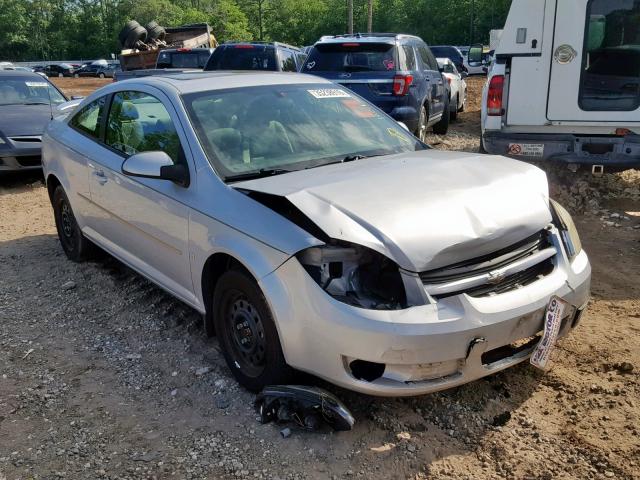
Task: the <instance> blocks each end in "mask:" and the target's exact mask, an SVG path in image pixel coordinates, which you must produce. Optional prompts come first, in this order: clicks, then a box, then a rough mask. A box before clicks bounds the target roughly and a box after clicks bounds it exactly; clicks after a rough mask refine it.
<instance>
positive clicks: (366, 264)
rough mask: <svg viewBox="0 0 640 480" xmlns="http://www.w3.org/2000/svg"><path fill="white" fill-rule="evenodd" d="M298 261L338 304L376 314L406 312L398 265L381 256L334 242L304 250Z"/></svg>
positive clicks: (360, 247)
mask: <svg viewBox="0 0 640 480" xmlns="http://www.w3.org/2000/svg"><path fill="white" fill-rule="evenodd" d="M297 257H298V260H299V261H300V263H301V264H302V266H303V267H304V268H305V270H306V271H307V272H308V273H309V275H310V276H311V278H313V279H314V281H315V282H316V283H317V284H318V285H320V287H322V289H323V290H324V291H326V292H327V293H328V294H329V295H331V296H332V297H334V298H335V299H336V300H339V301H341V302H344V303H348V304H349V305H353V306H357V307H361V308H368V309H375V310H398V309H402V308H406V293H405V288H404V284H403V282H402V277H401V276H400V270H399V269H398V265H396V263H395V262H393V261H392V260H390V259H388V258H387V257H385V256H384V255H382V254H380V253H378V252H375V251H373V250H371V249H368V248H366V247H363V246H360V245H354V244H349V243H343V242H333V243H331V244H329V245H325V246H323V247H312V248H309V249H307V250H303V251H302V252H300V253H299V254H298V256H297Z"/></svg>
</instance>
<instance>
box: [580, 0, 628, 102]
mask: <svg viewBox="0 0 640 480" xmlns="http://www.w3.org/2000/svg"><path fill="white" fill-rule="evenodd" d="M587 19H588V20H587V26H586V31H585V42H584V43H585V44H584V56H583V60H582V76H581V80H580V107H581V108H582V109H583V110H587V111H632V110H636V109H637V108H638V107H640V22H638V19H640V0H589V3H588V4H587Z"/></svg>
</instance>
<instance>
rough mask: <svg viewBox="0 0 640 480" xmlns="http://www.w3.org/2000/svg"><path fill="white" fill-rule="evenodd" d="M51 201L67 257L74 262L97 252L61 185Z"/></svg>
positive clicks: (59, 236) (61, 242)
mask: <svg viewBox="0 0 640 480" xmlns="http://www.w3.org/2000/svg"><path fill="white" fill-rule="evenodd" d="M51 203H52V204H53V216H54V218H55V222H56V230H57V231H58V238H59V239H60V245H61V246H62V250H64V253H65V255H66V256H67V258H69V260H73V261H74V262H82V261H84V260H86V259H88V258H90V257H91V255H92V254H93V253H94V252H95V245H94V244H93V243H91V241H90V240H89V239H87V238H86V237H85V236H84V235H83V234H82V230H80V227H79V226H78V222H76V217H75V216H74V215H73V210H71V204H70V203H69V199H68V198H67V194H66V193H65V192H64V189H63V188H62V187H61V186H58V187H56V189H55V191H54V192H53V198H52V200H51Z"/></svg>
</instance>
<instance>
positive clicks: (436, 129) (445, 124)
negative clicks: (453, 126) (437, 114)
mask: <svg viewBox="0 0 640 480" xmlns="http://www.w3.org/2000/svg"><path fill="white" fill-rule="evenodd" d="M450 114H451V111H450V110H449V100H448V99H447V102H446V103H445V105H444V110H443V111H442V118H441V119H440V121H439V122H438V123H436V124H435V125H434V126H433V133H435V134H437V135H446V134H447V132H448V131H449V119H450Z"/></svg>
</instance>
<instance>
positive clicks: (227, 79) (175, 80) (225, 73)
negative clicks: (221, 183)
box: [114, 70, 333, 94]
mask: <svg viewBox="0 0 640 480" xmlns="http://www.w3.org/2000/svg"><path fill="white" fill-rule="evenodd" d="M130 82H131V83H134V82H135V83H144V84H147V85H152V86H156V87H163V86H167V85H170V86H172V87H173V88H174V89H176V90H177V91H178V92H179V93H181V94H186V93H195V92H204V91H210V90H224V89H228V88H238V87H260V86H263V85H295V84H318V83H323V84H324V83H326V84H327V85H333V84H332V82H331V81H329V80H327V79H324V78H320V77H316V76H315V75H308V74H304V73H289V72H264V71H260V72H251V71H230V70H217V71H208V72H186V73H167V74H162V75H152V76H149V77H138V78H132V79H129V80H123V81H120V82H117V83H116V84H114V85H117V86H124V85H126V84H127V83H130Z"/></svg>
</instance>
